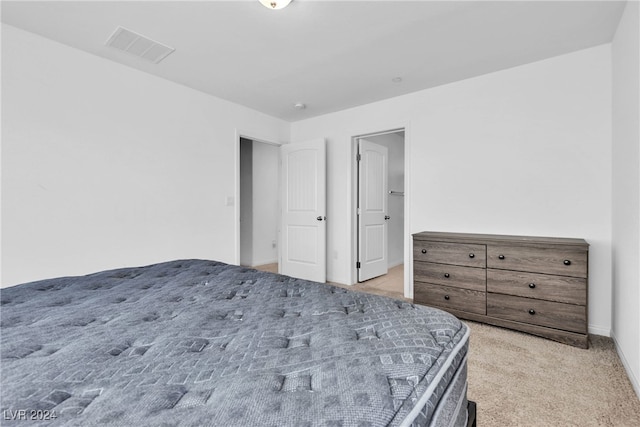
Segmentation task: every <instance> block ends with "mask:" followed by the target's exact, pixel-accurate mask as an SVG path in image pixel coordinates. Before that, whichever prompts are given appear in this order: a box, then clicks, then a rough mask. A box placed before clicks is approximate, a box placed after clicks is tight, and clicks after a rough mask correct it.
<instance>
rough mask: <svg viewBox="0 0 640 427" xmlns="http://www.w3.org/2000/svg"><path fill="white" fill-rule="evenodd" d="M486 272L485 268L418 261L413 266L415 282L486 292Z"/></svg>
mask: <svg viewBox="0 0 640 427" xmlns="http://www.w3.org/2000/svg"><path fill="white" fill-rule="evenodd" d="M486 274H487V273H486V270H485V269H483V268H474V267H461V266H459V265H448V264H434V263H430V262H420V261H416V262H414V264H413V280H414V281H417V282H428V283H435V284H438V285H444V286H449V287H453V288H463V289H471V290H474V291H481V292H484V291H485V290H486V285H485V280H486Z"/></svg>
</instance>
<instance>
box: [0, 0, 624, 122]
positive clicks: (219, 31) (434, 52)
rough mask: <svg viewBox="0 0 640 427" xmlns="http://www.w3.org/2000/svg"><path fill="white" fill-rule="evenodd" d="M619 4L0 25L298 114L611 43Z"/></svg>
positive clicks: (25, 17) (80, 14) (24, 8)
mask: <svg viewBox="0 0 640 427" xmlns="http://www.w3.org/2000/svg"><path fill="white" fill-rule="evenodd" d="M623 9H624V2H616V1H601V2H600V1H585V2H580V1H495V2H490V1H469V2H462V1H330V0H323V1H311V0H294V1H293V2H292V3H291V5H290V6H289V7H287V8H286V9H283V10H280V11H271V10H268V9H266V8H265V7H263V6H262V5H260V3H258V1H257V0H236V1H191V2H189V1H169V2H167V1H138V2H133V1H127V2H125V1H106V2H101V1H62V2H58V1H44V2H32V1H21V2H11V1H2V21H3V22H4V23H7V24H9V25H13V26H15V27H18V28H22V29H24V30H27V31H30V32H33V33H36V34H39V35H42V36H44V37H47V38H50V39H53V40H56V41H58V42H61V43H64V44H66V45H69V46H73V47H75V48H78V49H81V50H84V51H86V52H90V53H92V54H95V55H98V56H101V57H104V58H107V59H110V60H113V61H116V62H119V63H122V64H125V65H127V66H130V67H133V68H137V69H139V70H141V71H144V72H147V73H151V74H155V75H157V76H161V77H163V78H166V79H168V80H171V81H174V82H177V83H180V84H183V85H185V86H188V87H191V88H193V89H197V90H199V91H202V92H206V93H209V94H211V95H215V96H217V97H220V98H223V99H227V100H229V101H233V102H236V103H238V104H242V105H245V106H247V107H250V108H253V109H255V110H259V111H262V112H264V113H266V114H269V115H272V116H275V117H280V118H282V119H284V120H287V121H296V120H301V119H304V118H308V117H313V116H317V115H321V114H326V113H329V112H333V111H338V110H342V109H345V108H349V107H354V106H357V105H362V104H366V103H369V102H373V101H378V100H381V99H386V98H390V97H394V96H398V95H402V94H406V93H409V92H414V91H417V90H421V89H426V88H429V87H433V86H437V85H441V84H445V83H449V82H453V81H457V80H461V79H465V78H469V77H473V76H477V75H481V74H485V73H489V72H493V71H497V70H501V69H505V68H509V67H514V66H517V65H521V64H526V63H529V62H533V61H537V60H541V59H544V58H549V57H552V56H556V55H561V54H564V53H567V52H571V51H575V50H579V49H583V48H587V47H591V46H595V45H598V44H602V43H608V42H610V41H611V40H612V37H613V35H614V33H615V29H616V27H617V25H618V22H619V20H620V16H621V14H622V11H623ZM117 26H123V27H125V28H128V29H130V30H133V31H136V32H138V33H140V34H142V35H145V36H147V37H150V38H152V39H155V40H157V41H159V42H161V43H164V44H167V45H169V46H171V47H174V48H175V49H176V51H175V52H174V53H172V54H171V55H169V56H168V57H167V58H166V59H165V60H164V61H162V62H161V63H160V64H152V63H149V62H146V61H145V60H143V59H139V58H137V57H134V56H130V55H129V54H127V53H124V52H120V51H117V50H115V49H113V48H109V47H106V46H105V45H104V43H105V41H106V40H107V39H108V38H109V36H110V35H111V34H112V33H113V32H114V30H115V29H116V27H117ZM394 77H402V82H400V83H394V82H392V79H393V78H394ZM296 102H303V103H305V104H306V105H307V108H306V109H304V110H297V109H295V108H294V107H293V105H294V104H295V103H296Z"/></svg>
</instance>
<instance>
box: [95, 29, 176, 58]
mask: <svg viewBox="0 0 640 427" xmlns="http://www.w3.org/2000/svg"><path fill="white" fill-rule="evenodd" d="M105 45H107V46H109V47H113V48H115V49H118V50H121V51H123V52H127V53H129V54H131V55H135V56H137V57H139V58H142V59H145V60H147V61H149V62H153V63H154V64H157V63H159V62H160V61H162V60H163V59H164V58H166V57H167V56H168V55H169V54H170V53H172V52H173V51H174V50H175V49H174V48H172V47H169V46H167V45H165V44H162V43H160V42H157V41H155V40H152V39H150V38H149V37H145V36H143V35H141V34H138V33H136V32H135V31H131V30H128V29H126V28H123V27H118V28H116V30H115V31H114V32H113V34H112V35H111V37H109V39H108V40H107V42H106V43H105Z"/></svg>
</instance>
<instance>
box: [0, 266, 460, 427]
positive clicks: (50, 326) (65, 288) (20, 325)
mask: <svg viewBox="0 0 640 427" xmlns="http://www.w3.org/2000/svg"><path fill="white" fill-rule="evenodd" d="M0 302H1V309H0V310H1V322H2V323H1V326H0V327H1V332H2V337H1V346H0V353H1V358H2V359H1V369H2V372H1V373H2V391H1V395H0V397H1V401H0V404H1V409H2V415H1V421H2V425H3V426H4V425H6V426H10V425H20V426H25V425H47V426H56V425H68V426H92V425H107V426H178V425H180V426H463V425H467V423H468V422H469V421H470V419H471V418H473V414H471V416H470V414H469V413H468V409H467V407H468V402H467V399H466V388H467V381H466V376H467V371H466V369H467V363H466V357H467V351H468V336H469V329H468V328H467V326H466V325H465V324H464V323H462V322H460V321H459V320H458V319H457V318H455V317H453V316H451V315H449V314H447V313H445V312H443V311H440V310H437V309H435V308H429V307H421V306H415V305H413V304H410V303H408V302H404V301H399V300H394V299H390V298H386V297H382V296H377V295H370V294H365V293H358V292H352V291H349V290H346V289H343V288H339V287H334V286H329V285H326V284H321V283H315V282H310V281H305V280H300V279H295V278H291V277H288V276H283V275H278V274H273V273H267V272H262V271H257V270H253V269H248V268H243V267H238V266H232V265H228V264H224V263H221V262H216V261H208V260H178V261H171V262H165V263H160V264H154V265H150V266H146V267H136V268H123V269H117V270H110V271H104V272H99V273H95V274H91V275H88V276H83V277H65V278H57V279H50V280H43V281H38V282H32V283H27V284H22V285H18V286H14V287H10V288H5V289H2V290H1V292H0Z"/></svg>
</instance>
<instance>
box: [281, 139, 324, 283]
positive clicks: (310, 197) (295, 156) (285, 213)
mask: <svg viewBox="0 0 640 427" xmlns="http://www.w3.org/2000/svg"><path fill="white" fill-rule="evenodd" d="M280 150H281V159H282V169H281V170H282V174H281V179H282V182H281V184H282V185H281V188H282V227H281V239H280V240H281V242H280V249H281V252H280V256H281V260H280V267H279V268H280V273H281V274H286V275H288V276H293V277H298V278H301V279H307V280H314V281H316V282H325V280H326V269H327V259H326V244H327V243H326V242H327V238H326V235H327V225H326V222H327V218H326V215H327V213H326V148H325V141H324V139H319V140H313V141H309V142H304V143H299V144H286V145H283V146H282V147H281V149H280Z"/></svg>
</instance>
